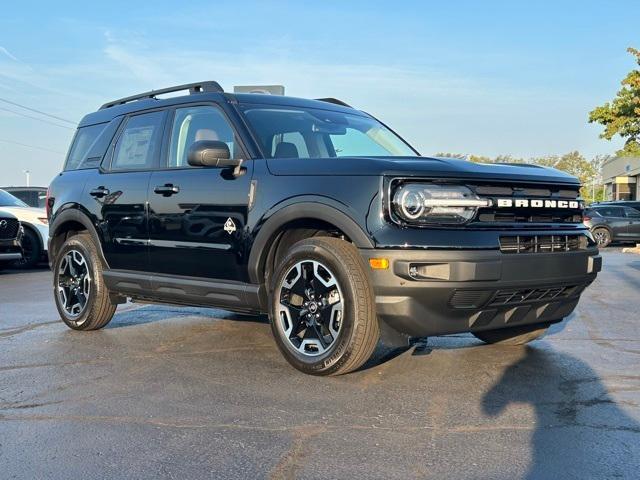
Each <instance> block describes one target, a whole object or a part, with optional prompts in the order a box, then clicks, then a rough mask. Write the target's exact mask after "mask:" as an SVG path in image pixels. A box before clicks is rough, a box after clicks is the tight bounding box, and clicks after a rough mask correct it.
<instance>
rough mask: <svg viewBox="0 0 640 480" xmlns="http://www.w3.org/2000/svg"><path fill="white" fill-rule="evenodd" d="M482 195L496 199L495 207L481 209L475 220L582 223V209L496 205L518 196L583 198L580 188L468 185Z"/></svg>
mask: <svg viewBox="0 0 640 480" xmlns="http://www.w3.org/2000/svg"><path fill="white" fill-rule="evenodd" d="M469 188H471V189H472V190H474V191H475V192H476V194H477V195H478V196H479V197H481V198H491V199H492V200H494V202H493V206H492V207H489V208H481V209H480V210H479V211H478V216H477V217H476V220H475V223H484V224H493V223H498V224H503V223H518V224H522V223H534V224H541V223H550V224H558V223H564V224H567V223H575V224H579V223H582V208H554V207H546V206H545V207H530V208H524V207H497V206H496V205H497V203H496V201H495V200H496V199H498V198H500V199H505V198H508V199H512V200H513V201H514V202H515V201H516V200H518V199H527V200H543V201H545V200H551V201H552V202H553V201H555V202H558V201H566V202H569V201H573V202H575V201H580V198H579V195H580V193H579V190H578V187H577V186H576V187H570V186H564V185H548V186H547V185H544V186H540V185H530V184H515V185H496V184H475V185H469Z"/></svg>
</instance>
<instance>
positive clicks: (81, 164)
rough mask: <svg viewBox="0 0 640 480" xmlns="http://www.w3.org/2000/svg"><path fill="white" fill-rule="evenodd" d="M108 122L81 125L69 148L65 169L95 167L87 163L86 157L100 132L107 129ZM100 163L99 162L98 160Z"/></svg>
mask: <svg viewBox="0 0 640 480" xmlns="http://www.w3.org/2000/svg"><path fill="white" fill-rule="evenodd" d="M107 125H108V123H100V124H97V125H90V126H88V127H80V128H78V130H77V131H76V134H75V136H74V137H73V142H72V143H71V148H70V149H69V155H67V161H66V163H65V165H64V169H65V170H78V169H80V168H93V167H95V166H97V165H94V166H89V165H86V164H85V159H86V158H87V154H88V153H89V150H90V149H91V147H92V146H93V144H94V143H95V142H96V140H97V139H98V137H99V136H100V134H101V133H102V132H103V131H104V130H105V128H106V127H107ZM98 163H99V162H98Z"/></svg>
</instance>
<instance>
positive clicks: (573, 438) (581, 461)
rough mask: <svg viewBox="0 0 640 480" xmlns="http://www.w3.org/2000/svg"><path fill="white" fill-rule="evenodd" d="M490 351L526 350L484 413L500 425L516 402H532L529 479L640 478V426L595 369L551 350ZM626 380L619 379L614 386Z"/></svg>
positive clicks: (492, 392) (487, 397)
mask: <svg viewBox="0 0 640 480" xmlns="http://www.w3.org/2000/svg"><path fill="white" fill-rule="evenodd" d="M488 348H522V349H523V350H524V353H523V355H522V357H521V358H520V359H519V360H517V361H516V362H515V363H513V364H511V365H510V366H508V367H507V368H506V369H505V370H504V372H503V374H502V375H501V377H500V379H499V380H498V381H497V382H496V383H495V384H494V385H493V386H492V387H491V388H490V389H489V390H488V391H487V392H486V393H485V394H484V396H483V398H482V410H483V412H484V413H485V414H487V415H489V416H491V417H496V422H497V423H499V422H500V419H499V418H498V417H500V416H504V417H506V418H507V419H508V418H509V414H508V413H507V409H508V407H509V406H510V405H511V404H520V405H522V404H529V405H531V407H532V408H533V409H534V411H535V417H536V419H535V430H534V433H533V436H532V439H531V450H532V451H531V464H530V466H529V470H528V472H527V475H526V477H525V478H527V479H541V478H633V477H634V476H635V475H636V474H637V472H638V468H640V424H639V423H638V422H637V421H636V420H634V419H633V418H632V417H630V416H629V415H628V414H627V413H626V412H625V411H623V410H622V409H621V408H620V406H619V404H618V403H616V401H614V399H613V398H612V397H611V396H610V393H609V389H608V388H607V387H606V386H605V385H604V384H603V383H602V381H601V379H600V378H599V377H598V375H597V374H596V373H595V372H594V371H593V369H592V368H591V367H589V366H588V365H587V364H586V363H585V362H583V361H582V360H579V359H577V358H575V357H572V356H570V355H567V354H566V353H561V352H559V351H556V350H553V349H549V348H536V347H531V346H526V347H498V346H494V347H488ZM622 380H624V379H623V378H620V379H618V378H616V377H613V379H611V383H613V384H619V383H620V382H621V381H622ZM627 380H629V379H627ZM631 380H632V381H636V380H637V378H636V379H635V380H634V379H631ZM612 389H613V387H612ZM627 389H628V388H627ZM620 390H623V391H624V388H622V389H620ZM620 402H621V403H623V401H620ZM629 404H630V405H631V406H635V407H637V405H635V404H632V403H631V402H629ZM508 421H509V420H503V422H508ZM634 472H635V473H634Z"/></svg>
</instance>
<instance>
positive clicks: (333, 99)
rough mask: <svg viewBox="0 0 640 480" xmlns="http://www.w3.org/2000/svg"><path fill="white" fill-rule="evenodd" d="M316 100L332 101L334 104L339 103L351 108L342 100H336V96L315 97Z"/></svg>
mask: <svg viewBox="0 0 640 480" xmlns="http://www.w3.org/2000/svg"><path fill="white" fill-rule="evenodd" d="M316 100H318V101H320V102H327V103H333V104H334V105H341V106H343V107H348V108H353V107H352V106H351V105H349V104H348V103H345V102H343V101H342V100H338V99H337V98H331V97H330V98H316Z"/></svg>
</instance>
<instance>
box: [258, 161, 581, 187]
mask: <svg viewBox="0 0 640 480" xmlns="http://www.w3.org/2000/svg"><path fill="white" fill-rule="evenodd" d="M267 165H268V167H269V171H270V172H271V173H272V174H274V175H292V176H307V175H311V176H318V175H330V176H335V175H344V176H360V175H364V176H380V175H398V176H406V177H414V176H415V177H438V178H452V179H453V178H463V179H474V180H512V181H520V182H536V183H539V182H544V183H567V184H573V185H579V183H580V182H579V180H578V179H577V178H576V177H574V176H572V175H569V174H567V173H565V172H562V171H560V170H556V169H555V168H548V167H540V166H537V165H526V164H505V163H503V164H498V163H473V162H469V161H467V160H460V159H457V158H438V157H340V158H272V159H268V160H267Z"/></svg>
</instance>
